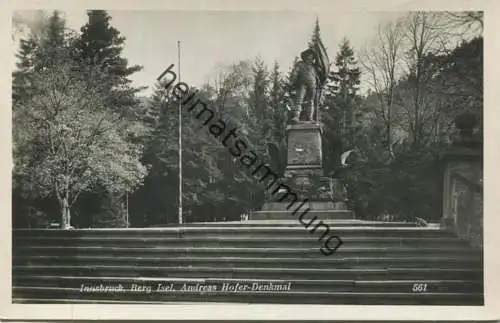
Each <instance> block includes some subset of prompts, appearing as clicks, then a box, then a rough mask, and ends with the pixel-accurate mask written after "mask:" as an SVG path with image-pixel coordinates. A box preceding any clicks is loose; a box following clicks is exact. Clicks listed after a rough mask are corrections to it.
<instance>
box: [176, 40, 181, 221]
mask: <svg viewBox="0 0 500 323" xmlns="http://www.w3.org/2000/svg"><path fill="white" fill-rule="evenodd" d="M177 61H178V63H179V67H178V71H177V72H178V74H179V82H181V42H180V40H178V41H177ZM179 224H182V100H179Z"/></svg>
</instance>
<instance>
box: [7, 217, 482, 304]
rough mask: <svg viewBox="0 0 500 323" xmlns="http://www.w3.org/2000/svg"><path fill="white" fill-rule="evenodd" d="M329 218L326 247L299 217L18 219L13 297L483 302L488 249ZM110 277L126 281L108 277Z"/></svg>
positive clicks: (432, 234) (428, 233)
mask: <svg viewBox="0 0 500 323" xmlns="http://www.w3.org/2000/svg"><path fill="white" fill-rule="evenodd" d="M329 225H330V228H331V230H332V232H335V234H336V235H338V236H339V237H341V239H342V241H343V244H342V245H341V246H340V248H339V249H338V250H337V251H336V252H335V253H334V254H332V255H330V256H324V255H323V254H322V253H321V252H320V247H321V243H320V242H319V241H318V240H317V238H318V235H314V234H310V233H309V232H308V231H307V229H306V228H304V227H303V226H302V224H300V223H299V222H298V221H293V220H292V221H285V220H267V221H242V222H224V223H202V224H189V225H184V226H180V227H177V226H176V227H166V228H147V229H92V230H72V231H62V230H50V229H40V230H14V231H13V270H12V286H13V291H12V299H13V302H14V303H91V302H101V303H112V302H120V303H125V302H134V303H159V302H212V301H213V302H247V303H311V304H313V303H316V304H405V305H419V304H425V305H483V302H484V300H483V260H482V252H481V251H478V250H475V249H472V248H471V247H470V246H469V245H468V244H467V243H466V242H464V241H461V240H459V239H458V238H457V237H455V236H454V234H453V233H452V232H450V231H443V230H438V229H435V228H428V227H424V228H421V227H415V226H414V224H411V223H384V222H367V221H360V220H336V221H330V222H329ZM101 285H102V286H101ZM90 286H97V287H98V288H101V290H94V291H91V290H90V289H88V288H90ZM99 286H100V287H99ZM113 286H114V287H117V288H120V286H121V287H122V288H123V289H118V290H115V291H114V292H110V291H109V290H107V291H106V290H103V289H102V288H105V287H108V288H110V287H113ZM158 286H160V288H159V289H158ZM273 286H274V287H273ZM148 287H149V288H150V290H149V292H148V289H147V288H148ZM141 288H142V289H141ZM169 288H170V289H175V290H169ZM273 288H275V289H274V290H273ZM131 289H132V290H131ZM238 289H240V290H238ZM244 289H246V290H244ZM278 289H280V290H278Z"/></svg>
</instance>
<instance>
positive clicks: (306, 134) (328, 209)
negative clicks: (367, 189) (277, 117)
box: [250, 122, 354, 220]
mask: <svg viewBox="0 0 500 323" xmlns="http://www.w3.org/2000/svg"><path fill="white" fill-rule="evenodd" d="M281 182H282V183H283V184H286V185H287V186H288V187H289V188H290V191H291V192H293V193H294V194H296V195H297V196H298V200H299V203H298V204H300V203H301V202H300V201H305V200H307V201H306V203H305V204H304V206H303V207H302V208H301V210H305V209H306V208H309V209H310V213H311V214H314V215H317V217H318V219H320V220H338V219H353V218H354V214H353V212H352V211H350V210H348V209H347V205H346V192H345V188H344V187H343V185H342V184H341V182H340V180H338V179H335V178H331V177H328V176H325V174H324V169H323V155H322V126H321V124H320V123H317V122H299V123H297V124H292V125H289V126H288V127H287V163H286V168H285V174H284V178H283V179H282V181H281ZM266 193H267V196H266V200H267V201H266V203H265V204H264V206H263V207H262V210H261V211H257V212H254V213H253V214H252V215H251V216H250V219H252V220H265V219H269V220H282V219H293V218H294V217H297V216H298V215H299V214H300V212H298V213H299V214H296V215H294V214H293V211H294V209H295V207H292V208H290V209H287V206H288V205H289V202H287V201H283V202H277V196H275V195H272V194H270V192H269V191H267V192H266ZM278 198H279V196H278Z"/></svg>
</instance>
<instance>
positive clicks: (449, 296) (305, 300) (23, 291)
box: [13, 286, 484, 305]
mask: <svg viewBox="0 0 500 323" xmlns="http://www.w3.org/2000/svg"><path fill="white" fill-rule="evenodd" d="M13 293H14V295H25V296H22V297H19V298H17V297H14V301H13V302H14V303H17V302H27V301H31V302H36V303H44V299H45V300H46V302H47V303H53V299H59V300H63V299H64V300H65V301H63V302H64V303H73V302H74V303H77V302H81V301H82V293H81V291H80V288H63V287H30V286H23V287H14V288H13ZM18 300H19V301H18ZM87 300H88V301H92V302H93V303H95V301H96V300H101V301H105V302H107V301H113V300H115V301H119V302H122V301H124V300H125V301H135V302H146V303H163V302H169V303H170V302H172V301H174V302H175V301H177V302H178V301H183V302H231V303H234V302H242V303H279V304H293V303H300V304H363V305H365V304H366V305H376V304H380V305H386V304H391V305H393V304H394V305H484V299H483V296H482V293H460V292H457V293H445V292H443V293H411V292H410V293H379V292H375V293H370V292H359V293H355V292H322V291H320V292H316V291H312V292H311V291H308V292H293V291H290V292H286V293H269V292H259V291H250V292H230V293H214V294H208V293H207V294H203V295H200V294H199V292H178V293H177V292H176V293H158V294H154V295H152V294H147V293H134V294H133V293H125V294H103V293H96V294H87V295H86V296H85V301H87Z"/></svg>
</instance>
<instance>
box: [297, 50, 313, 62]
mask: <svg viewBox="0 0 500 323" xmlns="http://www.w3.org/2000/svg"><path fill="white" fill-rule="evenodd" d="M308 55H314V51H313V50H312V49H311V48H308V49H306V50H305V51H303V52H302V53H300V58H302V59H305V57H306V56H308Z"/></svg>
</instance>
